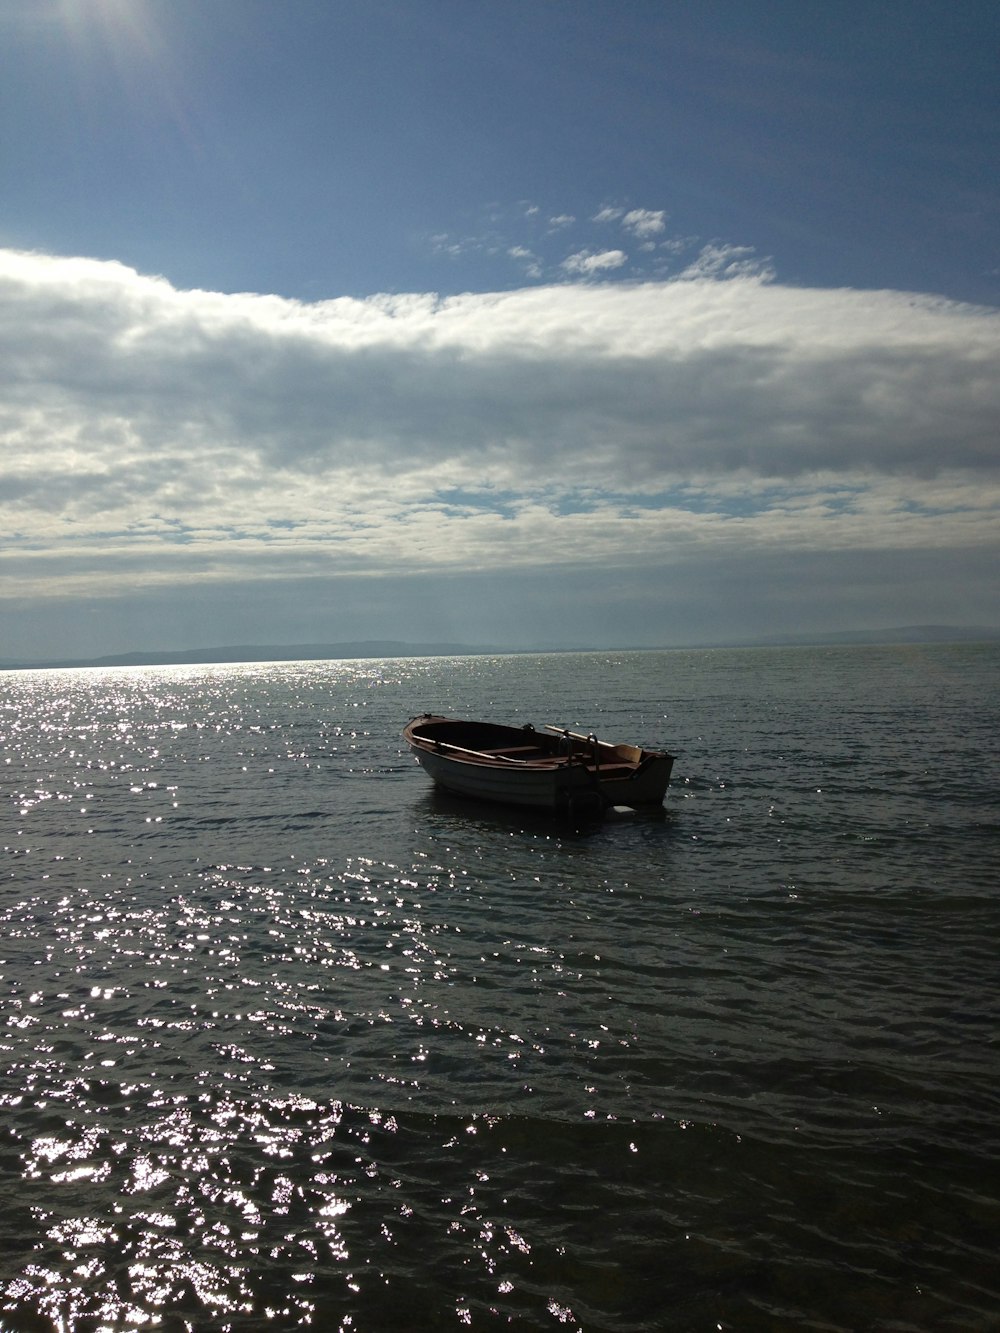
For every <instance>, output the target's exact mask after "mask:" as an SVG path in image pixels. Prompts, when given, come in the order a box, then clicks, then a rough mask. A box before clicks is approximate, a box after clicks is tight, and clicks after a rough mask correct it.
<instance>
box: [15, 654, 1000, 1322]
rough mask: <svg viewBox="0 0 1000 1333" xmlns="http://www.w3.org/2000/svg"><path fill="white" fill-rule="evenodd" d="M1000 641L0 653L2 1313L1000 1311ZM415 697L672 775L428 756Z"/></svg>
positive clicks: (414, 1316)
mask: <svg viewBox="0 0 1000 1333" xmlns="http://www.w3.org/2000/svg"><path fill="white" fill-rule="evenodd" d="M998 666H1000V653H998V650H997V648H996V647H989V646H979V647H977V646H962V647H930V648H924V647H886V648H825V649H801V648H799V649H774V650H770V649H769V650H763V649H761V650H739V651H735V650H734V651H728V650H712V651H703V652H686V651H685V652H679V651H675V652H664V653H651V652H646V653H608V652H604V653H590V654H552V655H543V656H493V657H490V656H478V657H463V658H449V659H440V658H438V659H427V658H424V659H406V660H386V661H374V660H370V661H350V662H343V661H337V662H308V663H280V664H265V665H260V664H255V665H248V666H238V665H237V666H232V665H227V666H220V667H214V668H213V667H196V668H192V667H186V668H155V669H154V668H146V669H135V670H76V671H48V672H23V673H7V674H4V675H2V676H0V783H2V788H0V835H2V836H0V846H2V848H3V862H2V878H0V978H2V985H3V997H4V1000H3V1024H2V1031H0V1112H2V1114H0V1183H2V1190H3V1194H2V1199H3V1209H2V1213H0V1328H2V1329H3V1330H4V1333H22V1331H27V1330H49V1329H53V1330H55V1329H59V1330H78V1331H79V1330H88V1333H89V1331H90V1330H99V1329H108V1330H112V1329H113V1330H124V1329H142V1328H156V1327H158V1328H162V1329H166V1330H182V1329H190V1330H223V1329H233V1330H259V1329H273V1330H284V1329H292V1328H298V1327H305V1326H309V1327H312V1328H315V1329H320V1330H328V1329H343V1330H357V1331H358V1333H361V1331H363V1330H383V1329H404V1330H405V1329H412V1330H430V1329H435V1330H436V1329H445V1328H459V1329H460V1328H462V1327H471V1328H474V1329H475V1328H478V1329H492V1328H497V1329H499V1328H521V1329H529V1328H553V1329H555V1328H559V1327H565V1328H567V1329H582V1330H586V1331H587V1333H598V1331H599V1330H623V1331H624V1330H640V1329H645V1330H680V1331H684V1330H711V1331H713V1333H714V1331H715V1330H719V1329H722V1330H734V1331H738V1333H747V1331H753V1330H775V1329H817V1330H820V1329H821V1330H859V1329H872V1330H875V1329H878V1330H883V1329H884V1330H893V1331H894V1333H903V1331H905V1330H919V1331H920V1333H923V1331H924V1330H928V1329H955V1330H976V1329H981V1330H987V1329H996V1328H997V1327H1000V1269H998V1266H997V1255H998V1252H1000V1050H998V1020H1000V947H998V946H1000V901H998V880H1000V876H998V869H1000V822H998V811H997V800H998V789H1000V780H998V779H1000V771H998V737H1000V698H998V690H997V680H998V671H997V669H998ZM423 711H436V712H444V713H451V714H455V715H459V716H469V717H483V718H491V719H496V720H499V721H510V722H513V723H516V724H522V723H525V722H529V721H530V722H532V723H534V724H535V725H536V726H542V725H544V724H545V723H554V724H559V725H566V726H569V727H570V728H571V729H574V730H580V731H584V732H589V731H592V730H593V731H595V732H597V734H598V735H600V736H601V737H602V738H607V739H611V740H627V741H633V742H639V743H641V744H643V745H646V746H652V747H662V748H665V749H669V750H670V751H671V752H672V753H674V754H675V755H677V763H676V765H675V768H674V776H673V781H672V784H671V788H670V790H669V793H668V796H667V800H666V802H665V807H664V809H663V810H661V811H655V812H640V813H637V814H636V815H634V816H633V817H631V818H625V819H615V820H610V821H606V822H603V823H600V824H585V825H582V826H580V827H576V826H573V825H567V824H558V823H554V822H552V821H549V820H547V819H544V818H541V817H539V816H535V815H531V814H525V813H520V812H517V811H514V810H505V809H501V808H497V807H489V806H483V805H475V804H469V803H464V802H462V801H460V800H458V799H456V798H449V797H447V796H445V795H442V794H439V793H436V792H435V790H434V789H433V788H432V786H431V784H430V783H429V781H428V779H427V777H426V775H425V774H424V773H423V772H422V771H421V770H420V769H419V768H418V767H417V766H416V765H415V763H414V762H413V760H412V758H411V757H410V756H409V754H408V753H406V752H405V750H404V747H403V745H402V742H401V739H400V729H401V728H402V726H403V724H404V723H405V721H406V720H407V719H408V718H409V717H410V716H411V715H412V714H415V713H418V712H423Z"/></svg>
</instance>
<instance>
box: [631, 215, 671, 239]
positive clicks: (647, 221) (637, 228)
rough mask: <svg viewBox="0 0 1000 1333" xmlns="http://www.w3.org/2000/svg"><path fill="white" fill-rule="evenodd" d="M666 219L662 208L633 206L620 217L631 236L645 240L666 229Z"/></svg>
mask: <svg viewBox="0 0 1000 1333" xmlns="http://www.w3.org/2000/svg"><path fill="white" fill-rule="evenodd" d="M666 219H667V215H666V213H665V212H664V210H663V209H662V208H661V209H652V208H633V209H631V210H630V211H629V212H628V213H626V214H625V216H624V217H623V218H622V226H623V227H625V228H626V229H627V230H628V231H630V232H631V233H632V234H633V236H637V237H639V239H640V240H644V241H645V240H649V239H650V238H651V237H653V236H659V235H661V234H662V233H663V232H665V231H666V229H667V221H666Z"/></svg>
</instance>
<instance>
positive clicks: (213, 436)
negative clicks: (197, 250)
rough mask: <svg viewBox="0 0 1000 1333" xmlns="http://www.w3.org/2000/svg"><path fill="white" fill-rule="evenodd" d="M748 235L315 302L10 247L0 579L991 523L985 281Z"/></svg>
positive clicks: (219, 570)
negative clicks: (826, 260) (925, 274)
mask: <svg viewBox="0 0 1000 1333" xmlns="http://www.w3.org/2000/svg"><path fill="white" fill-rule="evenodd" d="M660 220H662V219H659V218H658V215H652V214H650V215H648V216H644V218H640V219H636V220H635V222H634V225H635V226H636V227H637V228H638V227H640V226H644V227H645V228H646V229H647V230H648V231H655V230H657V228H658V226H659V221H660ZM591 258H592V259H593V260H594V261H597V260H599V259H600V258H601V256H600V255H595V256H591ZM739 265H740V256H738V255H737V256H734V255H732V254H731V253H730V254H727V255H722V254H720V256H719V257H718V263H717V264H715V265H714V267H713V265H712V264H705V265H704V266H703V268H702V269H701V270H700V271H697V272H694V271H690V272H686V273H685V274H683V275H681V277H682V278H683V280H677V281H672V282H666V283H658V284H657V283H649V284H643V285H624V284H620V285H603V284H602V285H594V284H593V283H583V284H579V285H573V284H560V285H556V286H553V287H534V288H531V289H527V290H518V291H511V292H503V293H490V294H469V295H463V296H458V297H452V298H448V299H445V300H440V299H438V298H436V297H435V296H433V295H411V296H392V297H389V296H376V297H372V298H370V299H368V300H354V299H346V298H345V299H339V300H331V301H326V302H322V303H319V304H314V305H304V304H300V303H297V302H294V301H288V300H284V299H281V298H278V297H273V296H259V295H223V294H218V293H211V292H197V291H195V292H185V291H178V290H175V289H174V288H173V287H171V286H170V284H169V283H167V282H166V281H164V280H162V279H157V278H150V277H144V276H141V275H139V274H137V273H135V272H134V271H132V270H131V269H128V268H126V267H124V266H122V265H120V264H115V263H105V262H98V261H91V260H83V259H61V258H53V257H49V256H44V255H36V254H23V253H17V252H12V251H0V555H2V557H3V566H4V567H5V568H6V571H7V575H6V578H5V581H4V584H3V594H4V595H5V596H7V597H17V598H18V599H19V600H21V601H23V600H24V599H26V598H27V599H43V598H46V597H53V598H66V597H67V596H74V597H100V596H109V595H113V594H116V593H118V592H120V590H121V588H122V587H123V586H128V587H129V588H131V589H135V588H142V587H148V588H155V587H158V586H174V585H179V584H188V585H190V584H195V583H199V582H200V583H206V582H211V583H215V584H226V583H236V582H238V581H242V580H260V579H263V580H280V579H286V578H287V579H303V578H304V579H314V578H317V577H325V578H329V577H331V576H346V575H352V574H354V575H364V576H372V575H383V576H390V575H393V576H394V575H400V574H412V573H414V572H419V571H423V572H449V571H458V570H462V571H469V570H481V571H484V572H489V571H495V570H506V571H508V572H510V571H512V570H517V569H521V570H525V571H527V570H531V569H540V568H548V569H552V568H553V567H562V568H564V569H566V570H570V569H580V568H584V569H586V568H600V569H602V570H604V571H606V570H608V569H614V568H618V569H621V570H628V569H635V570H642V571H645V572H646V574H647V575H648V574H649V573H650V572H652V571H656V572H658V573H662V572H664V571H667V570H669V569H671V568H681V567H684V568H687V569H690V568H691V567H692V563H693V562H697V561H699V560H706V559H707V560H712V561H720V560H733V561H745V560H747V559H750V558H753V557H754V554H755V553H756V554H757V555H759V556H760V557H761V558H762V559H763V558H767V559H773V558H775V557H776V556H779V555H780V556H781V557H782V558H783V559H786V560H787V559H788V558H789V557H790V556H791V557H793V558H794V556H795V553H799V554H801V555H803V556H809V557H812V556H815V555H817V554H819V555H822V553H824V552H846V551H852V550H859V549H863V550H870V551H872V552H883V553H885V552H897V553H898V552H906V551H925V550H930V551H955V550H963V551H981V552H987V551H989V550H991V549H995V546H996V542H997V522H996V520H997V507H998V501H1000V478H998V462H1000V450H998V437H1000V375H998V374H997V366H998V364H1000V315H998V312H996V311H992V310H983V309H975V308H971V307H966V306H960V305H956V304H951V303H948V302H944V301H938V300H933V299H930V298H925V297H921V296H915V295H909V294H905V293H898V292H858V291H816V290H797V289H793V288H789V287H784V286H781V285H779V284H777V283H774V282H769V281H767V280H765V279H762V278H761V277H760V276H759V275H747V274H745V273H744V271H743V270H742V269H741V268H740V266H739ZM599 268H600V264H599V263H597V262H595V263H594V264H593V265H592V268H591V269H590V270H587V269H586V266H585V264H584V262H583V260H581V268H580V271H581V272H587V271H590V272H592V271H593V270H595V269H599ZM724 278H725V279H726V280H723V279H724Z"/></svg>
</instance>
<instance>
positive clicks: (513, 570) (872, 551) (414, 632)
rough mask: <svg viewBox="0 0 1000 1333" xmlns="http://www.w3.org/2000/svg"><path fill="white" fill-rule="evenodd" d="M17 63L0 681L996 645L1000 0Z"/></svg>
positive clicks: (337, 10) (121, 18) (138, 51)
mask: <svg viewBox="0 0 1000 1333" xmlns="http://www.w3.org/2000/svg"><path fill="white" fill-rule="evenodd" d="M0 49H2V51H3V52H4V67H3V74H2V78H0V661H2V660H7V661H17V660H26V659H34V660H44V659H50V658H68V657H91V656H96V655H103V654H111V653H119V652H128V651H151V652H155V651H167V650H170V649H172V648H173V649H196V648H208V647H213V646H225V645H231V644H274V645H276V646H280V645H286V644H296V643H327V642H328V643H338V642H344V641H352V640H359V639H373V638H385V639H402V640H407V641H411V642H421V643H424V642H432V641H441V640H445V641H449V642H462V643H467V644H470V645H478V644H488V645H498V646H504V647H509V648H511V649H521V648H535V647H555V648H559V647H588V646H592V647H616V646H617V647H623V646H672V645H683V644H690V643H699V644H701V643H721V642H731V641H743V640H752V639H757V638H768V637H781V636H787V637H794V636H795V635H798V634H817V633H834V632H838V631H842V630H852V629H879V628H882V627H892V626H901V625H917V624H953V625H983V626H992V627H996V626H997V625H1000V611H998V608H1000V598H998V575H997V571H998V568H1000V562H998V558H997V557H998V553H1000V550H998V548H1000V522H998V518H1000V152H998V149H1000V80H998V79H997V75H996V71H997V69H998V68H1000V6H998V5H997V4H996V3H995V2H994V0H961V3H955V0H947V2H946V3H945V2H939V0H884V2H882V0H842V2H841V3H838V4H834V5H831V4H829V3H827V2H826V0H824V2H823V3H818V2H815V0H699V3H698V4H696V5H694V4H689V3H686V0H685V2H683V3H682V0H614V3H612V2H611V0H607V2H606V3H604V2H601V3H598V2H597V0H363V2H362V0H0Z"/></svg>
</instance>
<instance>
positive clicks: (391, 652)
mask: <svg viewBox="0 0 1000 1333" xmlns="http://www.w3.org/2000/svg"><path fill="white" fill-rule="evenodd" d="M504 651H508V650H505V649H502V648H498V647H490V646H483V647H470V645H469V644H463V643H404V642H403V641H402V640H400V639H359V640H357V641H356V642H353V643H284V644H276V643H270V644H238V645H235V646H229V647H225V648H189V649H178V650H176V651H169V650H167V651H162V652H155V653H113V654H111V655H110V656H108V657H89V658H73V659H69V658H67V659H65V660H59V661H52V660H49V661H38V662H9V661H8V662H0V668H2V669H4V670H8V671H10V670H29V669H42V668H52V669H56V668H65V667H108V666H207V665H211V664H213V663H216V662H219V663H226V662H325V661H336V660H338V659H349V658H365V657H465V656H470V655H474V654H476V653H497V652H504Z"/></svg>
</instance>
